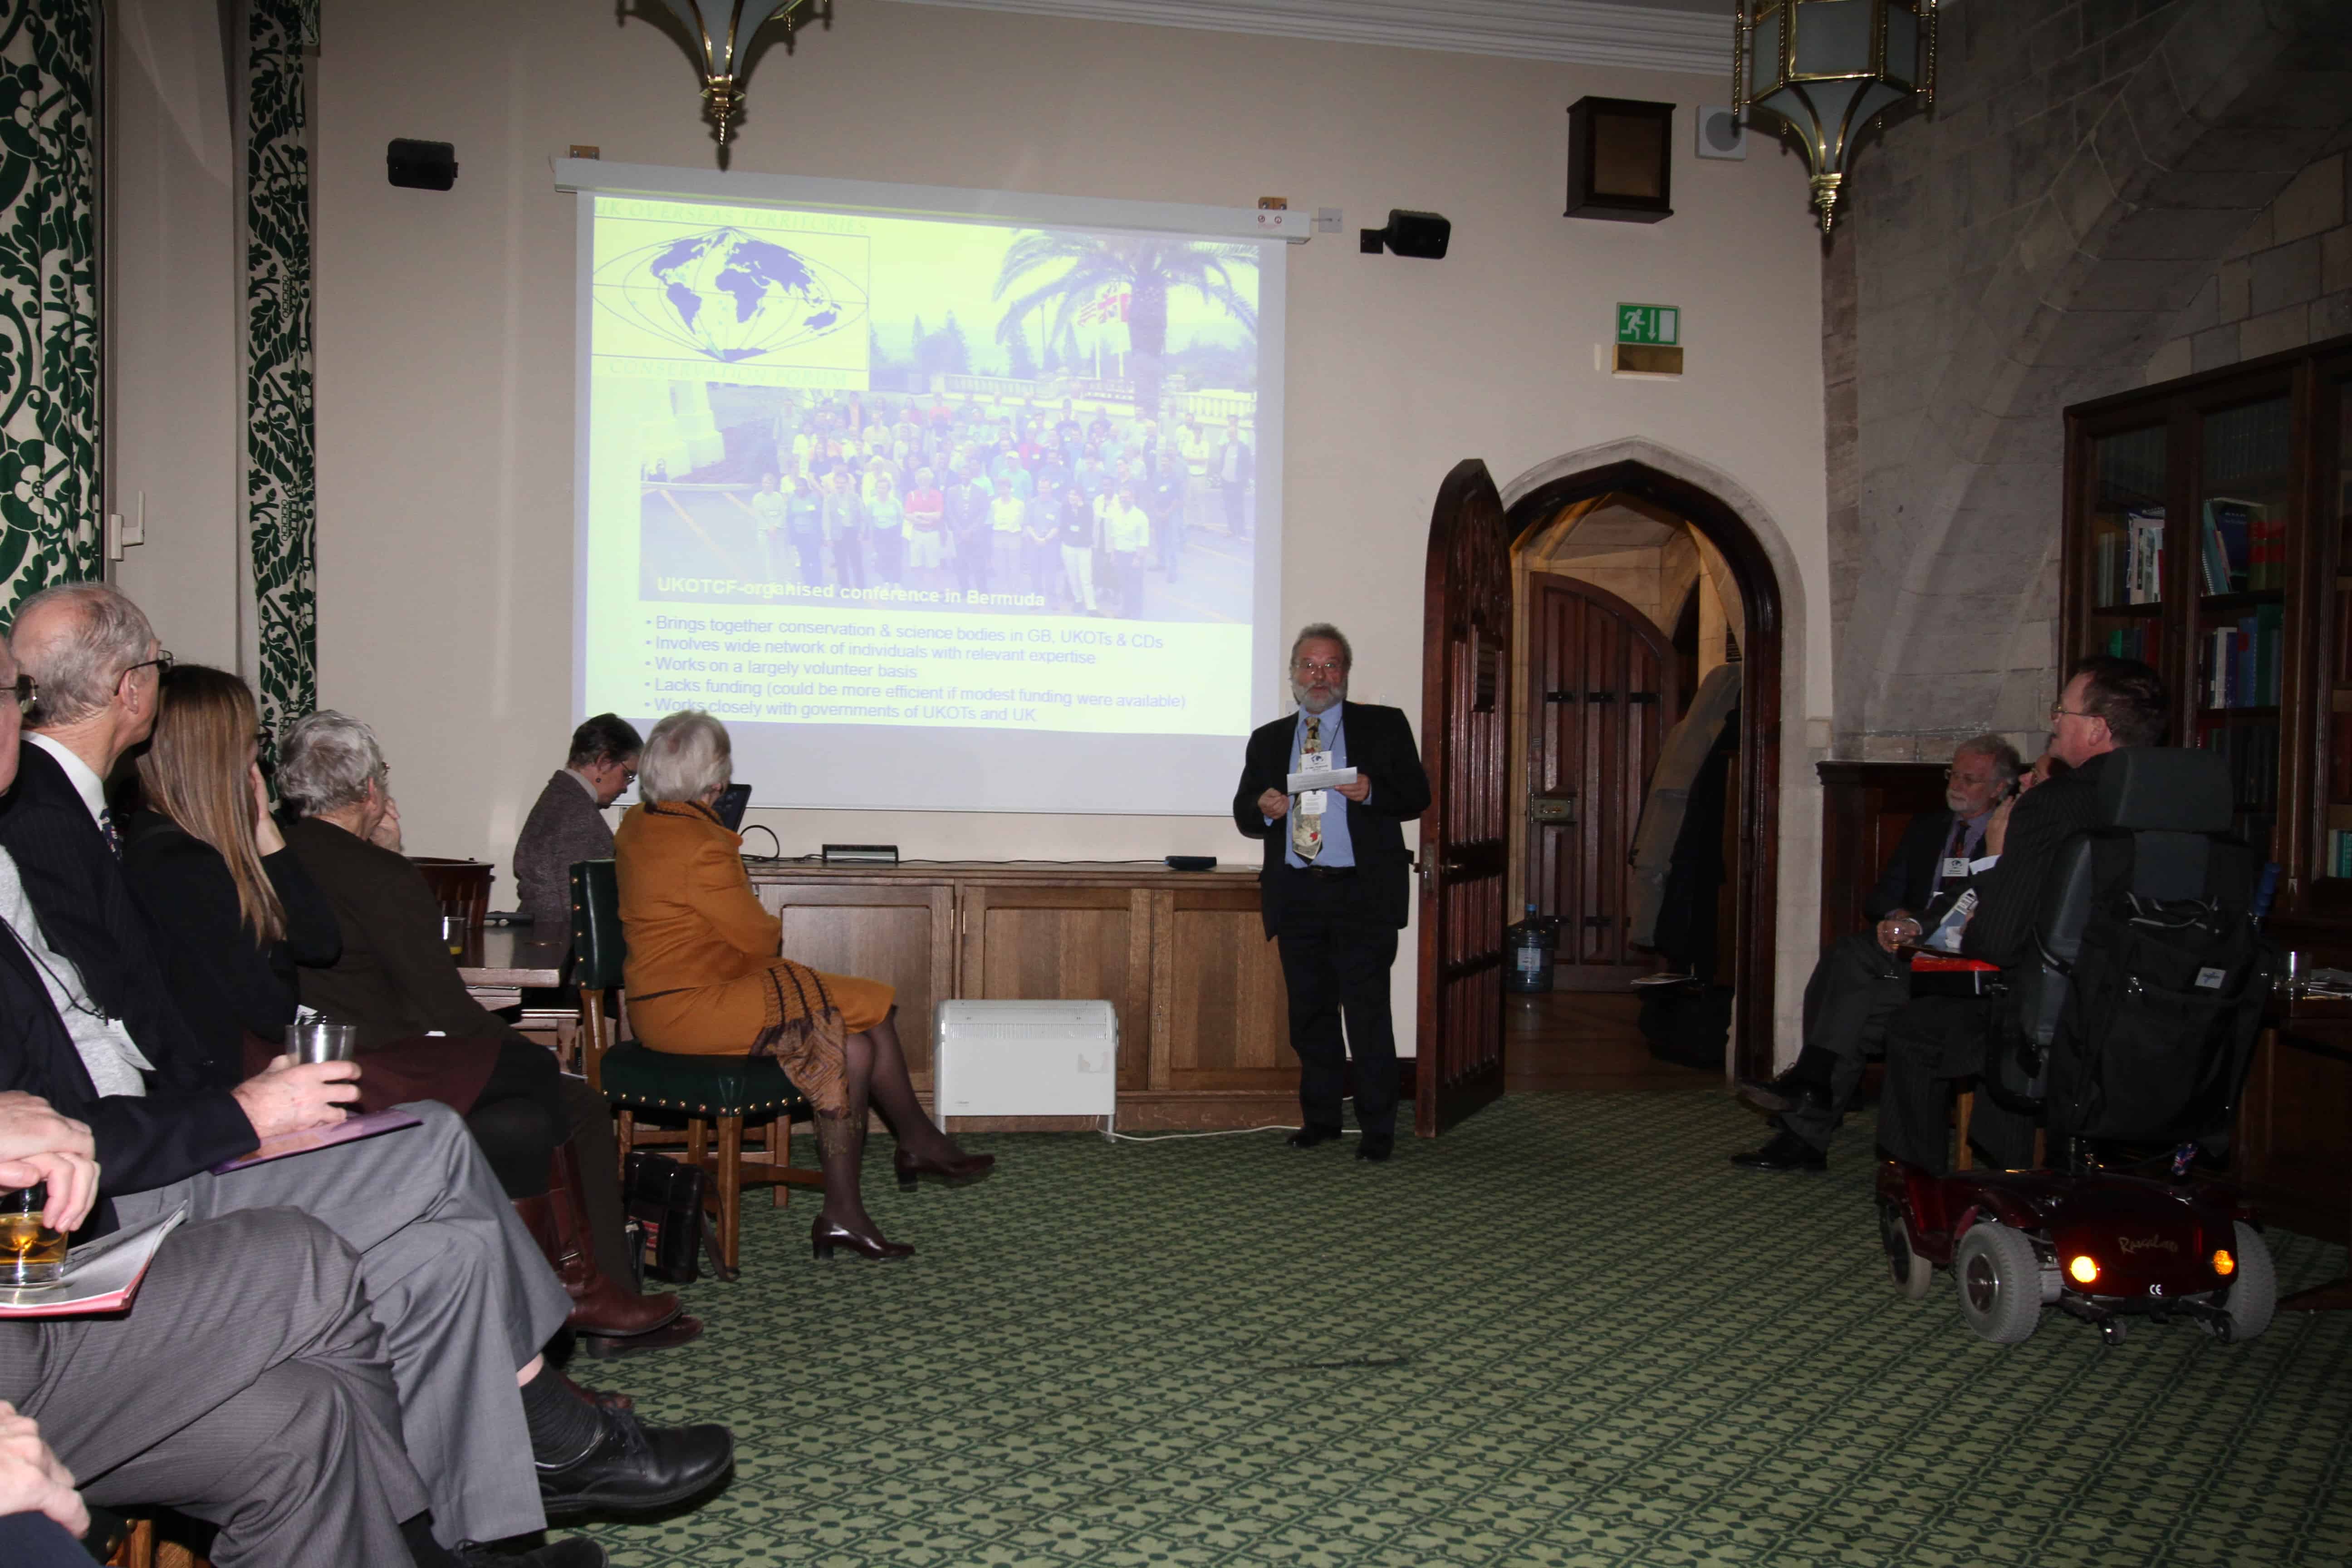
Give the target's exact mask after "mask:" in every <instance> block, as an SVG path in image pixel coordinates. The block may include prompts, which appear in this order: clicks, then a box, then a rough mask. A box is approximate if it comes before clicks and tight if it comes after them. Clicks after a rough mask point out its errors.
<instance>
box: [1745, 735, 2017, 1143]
mask: <svg viewBox="0 0 2352 1568" xmlns="http://www.w3.org/2000/svg"><path fill="white" fill-rule="evenodd" d="M2020 772H2021V763H2020V762H2019V759H2018V754H2017V748H2016V747H2014V746H2012V745H2011V744H2010V743H2009V742H2007V741H2004V740H2002V739H2001V738H2000V736H1999V735H1979V736H1977V737H1976V738H1975V739H1973V740H1969V741H1963V742H1960V745H1959V748H1958V750H1957V751H1955V752H1953V753H1952V765H1951V766H1949V767H1948V768H1946V769H1945V770H1944V809H1943V810H1941V811H1927V812H1922V813H1920V814H1919V815H1918V816H1915V817H1913V818H1912V819H1911V826H1909V827H1907V828H1906V829H1905V830H1904V834H1903V839H1902V842H1901V843H1899V844H1898V845H1896V846H1895V856H1894V858H1892V859H1890V860H1889V861H1887V863H1886V869H1885V873H1884V874H1883V875H1882V876H1880V878H1879V879H1878V883H1877V885H1876V886H1875V887H1874V888H1872V889H1871V890H1870V896H1869V897H1868V898H1867V899H1865V900H1864V902H1863V912H1864V913H1865V914H1867V915H1868V916H1869V917H1870V918H1871V920H1872V921H1874V922H1875V923H1874V925H1873V926H1872V927H1871V929H1870V930H1869V931H1856V932H1853V933H1852V934H1851V935H1848V936H1844V937H1841V938H1840V939H1839V940H1838V941H1837V942H1836V943H1835V944H1834V945H1832V947H1831V948H1830V950H1829V952H1825V953H1823V954H1822V959H1821V962H1820V963H1816V964H1815V965H1813V975H1812V978H1811V980H1810V981H1808V982H1807V983H1806V984H1805V1045H1804V1049H1803V1050H1802V1051H1801V1053H1800V1054H1799V1055H1798V1058H1797V1061H1796V1065H1795V1066H1793V1067H1791V1068H1790V1069H1789V1070H1788V1071H1787V1072H1784V1073H1782V1074H1781V1075H1780V1077H1779V1078H1777V1079H1773V1080H1772V1081H1771V1082H1770V1083H1769V1084H1744V1085H1742V1086H1741V1088H1740V1091H1739V1096H1740V1098H1741V1099H1742V1100H1747V1101H1748V1103H1749V1104H1751V1105H1755V1106H1758V1107H1759V1108H1760V1109H1762V1110H1769V1111H1772V1112H1775V1113H1776V1114H1775V1115H1774V1116H1773V1119H1772V1121H1773V1126H1774V1128H1775V1129H1776V1131H1774V1133H1773V1136H1772V1138H1771V1139H1770V1141H1769V1142H1767V1143H1766V1144H1765V1145H1764V1146H1763V1147H1762V1148H1760V1149H1753V1150H1749V1151H1748V1152H1745V1153H1739V1154H1734V1155H1733V1156H1732V1157H1731V1163H1733V1164H1735V1165H1738V1166H1740V1167H1741V1168H1743V1169H1745V1170H1750V1171H1820V1170H1826V1169H1827V1168H1828V1166H1829V1146H1830V1139H1831V1136H1832V1134H1834V1133H1835V1132H1836V1131H1837V1128H1838V1123H1839V1122H1840V1121H1843V1120H1844V1116H1845V1105H1846V1101H1847V1100H1850V1099H1852V1098H1853V1091H1854V1086H1855V1085H1856V1084H1858V1083H1860V1082H1861V1081H1862V1068H1863V1063H1864V1058H1867V1057H1868V1056H1869V1055H1870V1053H1871V1052H1872V1051H1873V1050H1874V1048H1877V1047H1882V1046H1883V1045H1884V1044H1885V1038H1886V1025H1887V1021H1888V1020H1889V1019H1891V1018H1893V1017H1894V1016H1895V1014H1896V1013H1897V1012H1898V1011H1900V1010H1901V1008H1902V1007H1903V1005H1904V1004H1905V1003H1906V1002H1908V1001H1909V1000H1910V999H1911V965H1910V961H1909V960H1908V959H1906V958H1905V957H1904V956H1903V955H1902V954H1901V953H1899V952H1896V951H1895V949H1896V948H1897V947H1899V946H1900V945H1902V944H1903V943H1905V942H1918V941H1919V940H1920V938H1921V937H1922V936H1924V935H1925V934H1926V931H1925V929H1924V924H1923V921H1922V920H1921V916H1922V915H1923V914H1924V913H1925V912H1926V911H1927V907H1928V905H1929V903H1930V902H1931V901H1932V900H1935V898H1936V897H1937V894H1938V893H1939V892H1942V891H1944V890H1945V889H1946V886H1947V884H1956V883H1958V882H1961V881H1964V880H1966V879H1968V878H1969V877H1970V876H1971V875H1973V874H1974V873H1973V870H1972V868H1973V867H1974V866H1975V864H1976V863H1977V862H1978V861H1979V859H1980V858H1981V857H1982V854H1983V852H1984V842H1985V830H1986V828H1987V826H1989V825H1990V823H1991V821H1992V816H1993V811H1994V808H1995V807H1996V806H1997V805H2000V802H2001V801H2003V800H2005V799H2007V798H2008V797H2009V796H2010V795H2011V794H2012V793H2013V792H2014V790H2015V788H2016V784H2017V779H2018V774H2019V773H2020Z"/></svg>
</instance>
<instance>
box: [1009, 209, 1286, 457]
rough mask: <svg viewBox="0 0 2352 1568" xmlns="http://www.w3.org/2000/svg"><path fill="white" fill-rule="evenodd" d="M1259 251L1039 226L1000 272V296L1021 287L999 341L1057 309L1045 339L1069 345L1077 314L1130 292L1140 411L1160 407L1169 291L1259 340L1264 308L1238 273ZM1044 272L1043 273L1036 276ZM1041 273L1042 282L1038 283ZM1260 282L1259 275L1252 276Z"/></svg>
mask: <svg viewBox="0 0 2352 1568" xmlns="http://www.w3.org/2000/svg"><path fill="white" fill-rule="evenodd" d="M1255 266H1256V261H1255V256H1254V255H1252V256H1250V257H1247V258H1242V257H1236V256H1234V255H1233V254H1232V252H1231V247H1226V246H1222V245H1216V244H1204V243H1202V242H1200V241H1197V240H1181V239H1159V238H1154V237H1150V236H1148V235H1095V234H1071V233H1063V232H1053V231H1048V230H1032V231H1030V232H1028V233H1026V234H1024V235H1022V236H1021V237H1019V238H1018V239H1016V240H1014V241H1013V244H1012V245H1011V246H1010V247H1007V249H1006V250H1005V252H1004V262H1003V266H1002V267H1001V268H999V269H998V271H997V275H996V298H997V299H999V300H1003V299H1004V297H1005V296H1006V295H1007V294H1008V293H1012V292H1013V291H1014V290H1016V289H1018V290H1020V292H1019V293H1018V294H1017V296H1016V297H1015V298H1014V299H1013V300H1012V301H1011V302H1010V303H1008V304H1007V305H1006V306H1005V307H1004V314H1003V316H1002V317H1001V318H1000V319H999V320H998V321H997V323H996V341H997V342H1000V343H1010V342H1013V340H1014V339H1015V338H1017V337H1019V336H1020V334H1021V333H1022V331H1023V330H1024V326H1023V323H1024V322H1025V321H1027V320H1028V319H1029V316H1030V314H1031V313H1032V312H1033V311H1038V310H1051V311H1052V312H1053V317H1052V325H1051V326H1050V327H1049V328H1048V329H1047V330H1046V333H1045V341H1046V342H1047V344H1049V345H1051V344H1054V343H1056V342H1059V343H1062V344H1064V345H1067V344H1068V343H1069V342H1071V341H1072V338H1073V335H1074V334H1073V332H1072V331H1071V329H1072V327H1073V326H1074V325H1075V323H1076V317H1077V313H1078V312H1079V311H1080V310H1083V309H1085V307H1086V306H1087V305H1088V304H1089V303H1091V302H1092V301H1094V300H1097V299H1099V298H1100V297H1102V296H1103V295H1104V294H1105V293H1106V292H1108V291H1110V290H1112V289H1118V288H1120V287H1124V288H1125V289H1127V290H1128V293H1129V300H1128V310H1127V333H1128V342H1129V344H1130V345H1131V348H1132V352H1133V366H1132V368H1133V371H1134V378H1135V405H1136V409H1137V412H1139V413H1143V414H1150V415H1153V416H1157V415H1158V414H1159V412H1160V372H1161V363H1160V361H1161V358H1162V356H1163V355H1165V354H1166V353H1167V352H1168V296H1169V295H1170V294H1171V293H1173V292H1175V291H1176V290H1177V289H1192V291H1193V292H1194V293H1196V294H1199V295H1200V296H1201V297H1202V299H1204V300H1210V301H1212V302H1213V303H1214V304H1216V305H1218V306H1220V307H1222V308H1223V310H1224V312H1225V313H1226V314H1227V315H1229V316H1231V317H1233V318H1234V320H1235V321H1238V322H1240V323H1241V324H1242V326H1243V328H1244V330H1245V331H1248V333H1249V334H1250V336H1251V337H1252V338H1253V339H1255V337H1256V336H1257V307H1256V306H1255V304H1254V303H1252V300H1251V298H1250V295H1254V294H1255V289H1251V290H1250V294H1244V292H1243V291H1242V288H1241V287H1240V282H1241V280H1240V279H1237V278H1236V276H1235V275H1236V273H1241V272H1247V271H1252V270H1255ZM1039 274H1044V275H1045V276H1043V277H1042V278H1038V277H1037V275H1039ZM1033 278H1034V279H1036V280H1035V281H1031V279H1033ZM1249 281H1251V282H1253V283H1254V282H1255V279H1249Z"/></svg>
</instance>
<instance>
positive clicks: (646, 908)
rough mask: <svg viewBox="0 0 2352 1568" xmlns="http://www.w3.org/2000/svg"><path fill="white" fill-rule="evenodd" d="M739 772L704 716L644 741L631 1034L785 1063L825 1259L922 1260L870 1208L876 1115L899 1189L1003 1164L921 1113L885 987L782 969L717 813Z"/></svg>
mask: <svg viewBox="0 0 2352 1568" xmlns="http://www.w3.org/2000/svg"><path fill="white" fill-rule="evenodd" d="M733 767H734V759H733V752H732V748H731V746H730V743H729V741H728V738H727V727H726V726H725V725H724V724H722V723H720V722H719V721H718V720H716V719H714V718H712V717H711V716H710V715H709V714H708V713H705V712H701V711H699V710H691V709H689V710H686V711H684V712H678V713H672V714H669V715H668V716H667V717H666V718H664V719H663V720H662V721H660V722H659V723H657V724H656V725H655V726H654V727H653V731H652V732H651V733H650V734H648V735H647V736H646V744H645V751H644V752H643V753H642V754H641V755H640V757H639V759H638V762H637V795H638V799H639V801H640V802H641V803H642V804H640V805H635V806H632V807H630V808H629V812H628V815H627V816H624V817H623V818H622V819H621V826H620V829H619V831H618V832H616V833H614V836H613V853H614V860H615V861H616V863H617V866H616V869H617V870H618V873H619V879H620V886H621V927H622V932H623V934H624V935H625V937H626V939H627V942H628V949H629V957H628V963H627V965H626V967H625V970H624V971H623V981H624V983H625V984H626V986H627V988H628V997H629V1018H630V1021H631V1022H632V1023H633V1024H635V1026H636V1034H637V1039H638V1041H639V1042H640V1043H641V1044H643V1045H644V1046H646V1047H647V1048H648V1049H651V1050H656V1051H673V1052H676V1053H677V1054H678V1055H681V1056H744V1055H751V1056H761V1057H773V1058H776V1062H777V1064H778V1065H779V1066H781V1067H782V1068H783V1069H784V1075H785V1076H786V1077H787V1078H789V1079H792V1080H793V1087H794V1088H795V1089H799V1090H800V1091H801V1093H802V1095H803V1096H804V1097H805V1098H806V1099H807V1100H808V1102H809V1104H810V1106H811V1107H812V1108H814V1110H815V1111H816V1132H817V1149H818V1151H819V1152H820V1154H821V1155H822V1156H823V1160H824V1206H823V1207H822V1208H821V1209H820V1210H819V1211H818V1213H817V1216H816V1223H815V1225H814V1227H813V1228H812V1229H811V1231H810V1235H809V1240H810V1243H811V1245H812V1247H814V1250H815V1252H816V1255H817V1256H818V1257H820V1258H830V1257H831V1256H833V1250H834V1248H835V1247H848V1248H850V1249H851V1250H853V1251H855V1252H857V1253H860V1254H862V1255H864V1256H865V1257H867V1258H904V1257H906V1256H907V1255H908V1253H910V1252H912V1251H914V1248H913V1247H909V1246H908V1245H906V1244H904V1243H902V1242H893V1241H886V1240H884V1239H883V1237H882V1234H881V1232H880V1231H879V1230H877V1228H876V1227H875V1224H874V1220H873V1218H872V1216H871V1215H868V1214H867V1213H866V1204H865V1201H864V1199H863V1198H862V1197H861V1196H860V1195H859V1194H858V1173H859V1167H860V1165H861V1163H863V1161H864V1158H865V1152H866V1108H867V1106H868V1104H869V1103H870V1104H871V1105H872V1106H873V1107H874V1108H875V1109H877V1110H879V1111H881V1113H882V1119H883V1120H884V1121H887V1122H888V1123H889V1125H890V1131H892V1132H894V1133H896V1134H897V1135H898V1154H897V1157H896V1159H895V1161H894V1162H893V1163H894V1164H895V1166H896V1168H897V1171H898V1181H899V1184H900V1185H902V1186H912V1185H914V1184H915V1182H916V1180H917V1179H918V1178H919V1177H921V1176H925V1175H933V1176H940V1177H943V1178H945V1179H947V1180H948V1181H950V1182H961V1181H968V1180H970V1179H971V1178H973V1177H976V1176H979V1175H982V1174H984V1173H986V1172H987V1171H988V1169H989V1168H990V1167H991V1166H992V1165H993V1164H994V1163H996V1156H994V1155H993V1154H966V1153H965V1152H963V1151H962V1150H961V1149H959V1148H957V1147H956V1144H955V1141H954V1140H953V1139H951V1138H950V1137H949V1136H948V1135H947V1134H946V1133H944V1132H942V1131H940V1130H939V1128H938V1127H937V1126H935V1125H934V1124H933V1123H932V1121H931V1120H930V1118H929V1117H928V1116H926V1115H924V1114H923V1108H922V1106H921V1104H920V1103H919V1101H918V1100H916V1099H915V1086H914V1084H913V1083H912V1082H911V1081H910V1080H909V1079H908V1076H907V1056H906V1052H905V1051H904V1050H902V1049H901V1048H900V1047H899V1045H898V1026H897V1023H896V1016H897V1008H896V1006H895V1005H894V1003H893V999H892V993H891V990H890V987H889V986H887V985H884V984H879V983H878V982H876V981H872V980H859V979H856V978H854V977H851V976H848V975H840V974H826V973H821V972H820V971H817V970H814V969H811V968H809V967H808V966H807V965H806V964H803V963H793V961H792V960H791V959H789V958H784V957H782V956H779V953H778V951H777V950H778V948H779V947H780V946H781V944H782V935H783V928H782V923H781V922H780V921H778V920H777V919H776V917H775V916H773V915H772V914H770V913H769V912H768V911H767V910H765V909H764V908H762V907H761V903H760V900H759V899H758V897H757V896H756V895H755V894H754V893H753V892H752V891H751V877H750V876H749V874H748V873H746V872H745V871H744V869H743V860H742V854H741V850H742V839H741V838H740V837H738V836H737V835H736V834H735V833H734V832H733V831H732V830H730V828H729V827H728V826H726V825H725V824H724V823H722V822H720V821H719V814H718V813H717V811H716V810H714V809H713V805H712V803H713V802H715V801H716V800H717V799H718V798H719V792H720V791H721V790H723V789H725V788H726V787H727V785H728V783H729V780H730V775H731V774H732V773H733Z"/></svg>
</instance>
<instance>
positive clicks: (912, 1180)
mask: <svg viewBox="0 0 2352 1568" xmlns="http://www.w3.org/2000/svg"><path fill="white" fill-rule="evenodd" d="M890 1168H891V1169H892V1170H893V1171H896V1172H897V1173H898V1190H899V1191H900V1192H902V1193H904V1192H912V1191H914V1190H915V1185H916V1183H917V1182H918V1181H919V1180H920V1179H921V1178H922V1177H925V1176H937V1177H939V1178H940V1180H941V1181H944V1182H945V1183H947V1184H948V1185H950V1186H951V1187H960V1186H962V1185H963V1184H965V1183H967V1182H976V1181H978V1180H980V1178H981V1177H982V1176H984V1175H986V1174H988V1173H989V1172H991V1171H992V1170H994V1169H995V1168H996V1156H995V1155H993V1154H966V1153H962V1152H957V1153H954V1154H950V1155H948V1156H947V1157H946V1158H944V1159H939V1160H919V1159H917V1158H916V1157H915V1156H914V1155H912V1154H909V1153H908V1152H907V1151H906V1150H904V1149H900V1150H899V1151H898V1152H896V1153H894V1154H892V1155H891V1156H890Z"/></svg>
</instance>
